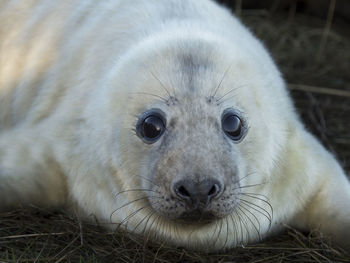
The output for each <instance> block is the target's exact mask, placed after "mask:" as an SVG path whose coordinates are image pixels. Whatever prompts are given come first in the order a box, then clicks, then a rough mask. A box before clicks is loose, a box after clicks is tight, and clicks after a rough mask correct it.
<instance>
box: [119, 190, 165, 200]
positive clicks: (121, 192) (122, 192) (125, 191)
mask: <svg viewBox="0 0 350 263" xmlns="http://www.w3.org/2000/svg"><path fill="white" fill-rule="evenodd" d="M137 191H139V192H143V191H146V192H154V193H158V192H157V191H154V190H151V189H143V188H139V189H127V190H123V191H120V192H118V193H116V194H115V196H114V197H115V198H116V197H118V195H120V194H124V193H127V192H137Z"/></svg>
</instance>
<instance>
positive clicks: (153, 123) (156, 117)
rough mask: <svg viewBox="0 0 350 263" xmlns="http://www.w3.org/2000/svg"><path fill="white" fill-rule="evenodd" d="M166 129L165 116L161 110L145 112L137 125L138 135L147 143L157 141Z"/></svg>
mask: <svg viewBox="0 0 350 263" xmlns="http://www.w3.org/2000/svg"><path fill="white" fill-rule="evenodd" d="M164 131H165V118H164V114H162V113H161V112H160V111H159V110H150V111H148V112H145V113H143V114H142V115H141V117H140V118H139V121H138V123H137V126H136V133H137V135H138V136H139V137H140V138H141V139H143V141H144V142H146V143H149V144H151V143H154V142H156V141H157V140H158V139H159V138H160V137H161V136H162V134H163V132H164Z"/></svg>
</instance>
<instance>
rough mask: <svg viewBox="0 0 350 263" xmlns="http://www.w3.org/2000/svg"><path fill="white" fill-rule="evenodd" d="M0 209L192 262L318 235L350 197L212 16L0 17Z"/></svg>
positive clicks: (48, 10) (22, 6) (77, 0)
mask: <svg viewBox="0 0 350 263" xmlns="http://www.w3.org/2000/svg"><path fill="white" fill-rule="evenodd" d="M0 5H1V6H0V7H1V8H0V10H1V11H0V21H1V23H0V43H1V45H0V47H1V49H0V57H1V60H0V130H1V131H0V132H1V134H0V200H1V202H0V208H1V210H5V209H11V208H13V207H15V206H18V205H22V206H23V205H30V204H33V205H36V206H44V207H65V208H66V209H72V210H78V211H79V213H80V215H81V217H84V218H91V217H93V218H97V220H98V221H99V222H100V223H101V224H105V225H106V226H107V227H110V228H113V229H115V228H117V227H122V228H125V229H127V230H128V231H131V232H132V233H135V234H141V235H143V236H144V237H145V238H153V239H156V240H161V241H166V242H168V243H170V244H173V245H177V246H185V247H188V248H193V249H199V250H206V251H207V250H208V249H210V250H218V249H223V248H230V247H234V246H237V245H241V244H247V243H251V242H257V241H259V240H261V239H262V238H264V237H266V236H268V235H270V234H272V233H275V232H277V231H279V230H281V229H282V224H283V223H286V224H288V225H291V226H293V227H296V228H298V229H305V230H307V229H313V228H319V229H320V230H321V231H322V232H323V233H325V234H326V235H331V236H332V237H333V238H334V239H335V241H336V242H338V243H339V244H340V245H342V246H344V247H345V248H346V249H347V250H348V251H349V250H350V238H349V237H350V184H349V181H348V179H347V178H346V176H345V174H344V172H343V170H342V169H341V167H340V165H339V164H338V163H337V162H336V160H335V158H334V157H333V156H332V155H331V154H330V153H329V152H327V151H326V150H325V149H324V147H323V146H321V144H320V143H319V142H318V141H317V140H316V139H315V138H314V137H313V136H312V135H311V134H309V133H308V132H307V131H306V130H305V128H304V127H303V125H302V124H301V122H300V120H299V117H298V116H297V114H296V113H295V109H294V107H293V105H292V102H291V99H290V97H289V95H288V92H287V90H286V88H285V84H284V82H283V80H282V78H281V76H280V73H279V71H278V69H277V68H276V66H275V64H274V63H273V61H272V59H271V58H270V56H269V54H268V53H267V51H266V50H265V48H264V47H263V45H262V44H261V43H260V42H259V41H258V40H257V39H256V38H255V37H254V36H253V35H252V34H251V33H250V32H249V31H248V30H247V29H246V28H245V27H244V26H243V25H242V24H241V23H240V22H239V21H238V20H237V19H236V18H235V17H234V16H233V15H232V14H230V12H229V11H228V10H226V9H225V8H223V7H220V6H219V5H218V4H216V3H215V2H213V1H209V0H196V1H191V0H167V1H165V0H164V1H155V0H137V1H132V2H130V1H126V0H111V1H93V0H69V1H68V0H64V1H51V0H50V1H48V0H34V1H15V0H12V1H2V2H1V3H0Z"/></svg>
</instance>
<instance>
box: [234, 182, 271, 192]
mask: <svg viewBox="0 0 350 263" xmlns="http://www.w3.org/2000/svg"><path fill="white" fill-rule="evenodd" d="M264 184H267V182H265V183H260V184H251V185H244V186H239V187H237V188H233V189H232V190H237V189H243V188H249V187H254V186H260V185H264Z"/></svg>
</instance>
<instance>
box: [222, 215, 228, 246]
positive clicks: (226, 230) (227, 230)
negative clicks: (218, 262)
mask: <svg viewBox="0 0 350 263" xmlns="http://www.w3.org/2000/svg"><path fill="white" fill-rule="evenodd" d="M225 220H226V239H225V243H224V245H223V246H222V249H224V248H225V247H226V244H227V241H228V230H229V227H228V220H227V217H225Z"/></svg>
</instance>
